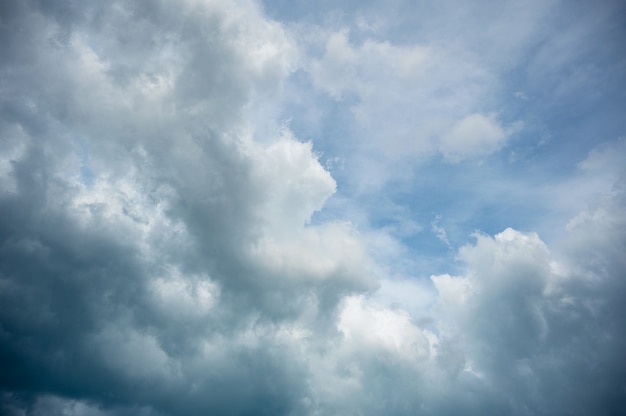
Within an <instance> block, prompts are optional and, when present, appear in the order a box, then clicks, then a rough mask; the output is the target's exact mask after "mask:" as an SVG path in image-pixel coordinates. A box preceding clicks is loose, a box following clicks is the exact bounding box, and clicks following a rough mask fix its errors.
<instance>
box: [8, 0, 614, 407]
mask: <svg viewBox="0 0 626 416" xmlns="http://www.w3.org/2000/svg"><path fill="white" fill-rule="evenodd" d="M0 7H1V8H2V9H1V21H2V24H0V32H1V33H0V36H1V37H2V39H3V40H4V41H3V45H2V52H1V53H0V62H1V72H0V91H1V92H2V93H1V94H0V105H1V107H0V135H1V136H0V137H1V139H0V212H2V215H0V368H2V371H0V413H2V414H7V415H23V414H27V415H37V416H40V415H41V416H43V415H68V416H69V415H110V416H112V415H127V414H128V415H130V414H133V415H135V414H140V415H163V416H165V415H172V416H174V415H195V414H224V415H244V414H250V415H252V414H254V415H263V414H267V415H303V414H304V415H333V414H337V415H340V414H358V415H379V414H390V415H395V414H397V415H404V414H406V415H409V414H432V415H442V414H451V415H452V414H513V415H538V414H539V415H543V414H545V415H561V414H562V415H566V414H568V415H572V414H580V415H583V414H591V413H593V414H598V415H611V414H619V411H620V409H621V408H623V407H624V406H626V367H625V366H624V365H623V364H622V363H621V354H622V351H624V350H626V333H625V332H624V328H625V324H626V322H625V321H624V318H623V313H621V312H622V310H623V309H622V306H621V299H623V297H624V295H626V283H625V282H626V281H625V280H624V271H625V270H626V264H625V262H624V257H623V253H624V252H626V220H625V217H624V215H623V212H624V208H625V206H626V196H625V194H624V190H625V188H624V176H621V177H619V174H620V173H621V171H620V168H619V163H618V162H617V160H618V159H616V158H615V157H614V153H615V152H617V153H623V151H624V150H623V140H622V141H620V142H619V143H618V145H616V146H615V147H610V146H605V147H601V148H599V149H598V150H596V151H594V152H592V153H591V154H590V156H589V157H588V158H587V159H585V161H583V162H582V163H581V164H580V169H582V170H585V171H602V172H603V173H602V175H600V176H602V178H603V180H611V181H612V183H615V185H614V187H613V189H612V190H611V191H610V192H607V193H603V194H602V195H599V196H598V198H597V199H596V202H595V205H590V206H589V208H588V209H587V210H586V211H584V212H581V213H580V214H579V215H578V216H576V217H575V218H573V219H572V220H571V221H570V222H569V226H568V229H567V239H566V240H567V244H561V245H558V250H557V252H555V253H553V252H552V250H551V248H549V247H548V245H547V244H546V243H545V242H544V241H542V239H541V238H540V237H539V235H538V234H537V233H534V232H521V231H517V230H514V229H512V228H506V229H505V230H504V231H502V232H500V233H496V234H495V235H493V236H490V235H487V234H483V233H479V232H477V233H476V234H474V240H473V241H472V242H470V243H467V244H465V245H463V246H462V247H460V248H459V249H458V250H456V249H454V252H455V253H456V255H457V262H456V263H455V264H454V268H453V267H452V265H451V266H450V269H454V271H450V273H451V274H434V275H432V276H431V277H430V279H428V277H429V276H428V275H425V276H415V277H414V278H413V279H407V278H406V276H398V275H397V274H395V273H394V272H393V270H394V268H393V267H392V266H390V265H389V264H385V259H387V261H389V259H390V258H392V257H393V256H400V257H402V256H405V257H407V258H406V259H403V262H404V263H403V264H408V265H409V266H410V265H411V264H412V263H411V262H410V260H411V259H410V258H409V257H410V251H409V254H406V252H403V251H402V250H401V247H402V243H401V242H400V241H399V240H398V239H397V235H396V234H394V233H391V232H388V231H387V229H385V228H383V229H381V230H372V229H361V228H359V227H358V226H357V225H355V223H356V222H357V221H351V219H350V218H348V217H349V215H348V213H346V216H345V217H344V218H340V219H336V218H335V219H321V220H320V219H319V218H317V217H315V215H316V213H319V211H320V210H322V209H323V208H324V206H325V204H326V203H327V202H328V201H329V200H330V199H331V198H332V197H333V195H335V194H336V192H337V190H338V184H337V181H336V179H334V178H333V176H332V175H331V173H330V172H329V170H328V169H327V167H325V166H324V165H323V163H322V162H321V158H322V155H321V153H318V152H316V151H315V150H314V148H315V144H314V143H312V142H310V141H304V140H301V139H299V138H297V137H296V136H295V134H294V133H293V131H291V130H290V129H289V127H288V126H286V125H282V126H281V121H280V120H275V119H271V117H275V116H276V114H277V113H279V112H280V111H278V110H276V111H275V110H274V109H275V108H279V107H280V106H281V105H283V104H284V102H285V101H283V100H285V98H284V95H283V93H284V94H289V93H290V92H289V91H287V92H285V90H286V89H289V88H292V87H293V85H291V86H286V85H285V84H286V83H287V82H288V80H290V79H291V77H298V76H304V75H306V76H309V77H310V85H311V86H312V87H313V88H316V89H318V92H321V93H324V94H328V95H329V96H330V97H331V99H332V100H334V101H337V102H340V101H342V100H348V101H350V100H352V99H354V101H350V103H349V107H350V109H351V110H350V111H353V114H354V115H355V120H357V121H358V122H359V126H360V127H359V128H360V129H362V131H366V130H368V129H369V130H370V131H371V133H372V135H371V136H368V137H369V138H368V140H371V143H373V145H372V146H373V147H372V148H370V149H369V150H367V152H366V156H367V157H371V156H372V155H375V154H376V153H377V152H378V153H379V154H380V155H381V159H382V160H386V161H389V160H391V161H392V162H390V163H391V164H389V165H386V166H393V164H394V163H395V162H396V161H397V160H406V159H405V158H406V157H414V156H415V157H417V155H419V157H424V158H429V157H437V155H438V154H439V155H441V156H443V158H444V159H445V163H447V164H449V163H460V162H462V161H464V160H471V159H476V158H480V157H485V156H488V155H490V154H494V153H496V152H497V151H498V150H500V149H501V148H502V147H503V146H505V144H506V143H507V140H509V138H510V137H511V136H512V135H513V134H515V133H516V132H518V131H520V129H521V128H522V123H521V122H519V123H517V122H511V123H507V122H503V121H500V119H499V116H498V115H497V114H496V113H489V112H486V111H484V109H479V108H477V106H476V100H477V99H478V98H477V97H481V96H483V94H485V95H486V94H487V92H485V91H488V90H489V87H485V91H483V86H485V85H487V84H490V82H491V81H490V80H491V75H490V74H487V73H484V72H483V71H482V69H481V68H477V69H476V72H470V73H467V72H464V71H460V70H458V69H455V68H453V67H449V66H450V65H452V66H454V63H455V62H460V61H462V62H463V66H464V67H465V68H467V61H466V60H465V57H463V56H461V57H459V56H454V55H453V54H449V53H448V51H447V49H445V48H434V47H433V48H428V47H422V46H398V45H394V44H392V43H389V42H385V41H380V40H366V41H364V42H362V43H360V44H358V45H357V44H355V43H353V42H352V41H351V40H350V37H349V33H348V32H347V31H341V30H340V31H334V30H321V29H320V31H319V33H322V35H320V36H321V39H322V40H323V41H322V42H321V43H320V44H319V45H321V46H320V53H319V54H317V55H315V54H313V55H312V56H308V55H307V53H308V50H309V49H308V48H310V44H308V43H307V44H306V45H304V46H303V45H301V44H299V43H298V42H300V41H301V37H300V35H298V34H294V33H292V32H291V31H290V30H291V29H289V28H288V27H286V26H284V25H282V24H280V23H279V22H277V21H275V20H271V19H269V18H268V17H267V16H266V15H265V14H264V13H263V11H262V9H261V8H260V6H259V5H258V4H257V3H255V2H252V1H237V2H234V3H233V2H227V1H224V2H221V1H208V2H207V1H199V0H198V1H196V0H185V1H182V0H181V1H175V2H174V1H172V2H167V1H162V2H145V1H119V2H116V1H112V2H106V3H102V2H95V1H94V2H91V1H76V2H72V1H70V2H52V3H46V2H38V1H26V2H21V1H6V2H4V3H3V5H2V6H0ZM307 42H310V39H309V40H307ZM320 54H321V55H320ZM470 61H471V60H470ZM472 62H473V61H472ZM460 66H461V64H459V68H460ZM443 71H445V72H443ZM303 74H304V75H303ZM424 74H426V75H424ZM428 74H430V75H428ZM433 77H434V78H433ZM438 77H441V79H440V81H441V82H439V83H436V82H435V83H434V84H432V82H433V80H435V81H437V80H438V79H439V78H438ZM382 78H384V80H381V79H382ZM432 85H434V86H435V87H436V88H442V86H445V87H446V88H450V89H455V88H456V86H459V89H458V90H457V91H455V92H454V94H453V96H454V97H453V98H454V99H451V100H450V101H446V100H443V101H439V104H440V105H442V106H444V107H446V106H449V108H448V107H446V109H444V110H445V111H443V110H441V109H438V110H437V111H436V112H433V113H431V112H429V110H428V108H429V105H428V104H424V103H422V104H420V105H418V106H417V107H415V112H416V113H417V114H419V118H417V120H418V122H417V123H415V124H412V123H408V124H407V117H409V116H407V114H406V113H402V114H399V115H398V117H397V118H395V119H394V116H393V115H391V114H390V118H389V120H390V125H389V129H387V128H385V129H382V128H381V127H380V126H381V125H380V124H378V123H376V125H371V126H370V125H369V124H368V123H369V121H370V120H372V116H373V115H374V114H377V115H381V114H382V115H383V116H385V114H386V112H390V111H391V109H393V108H396V107H398V106H404V105H408V103H409V102H410V101H411V100H413V99H415V97H419V96H423V97H424V101H425V102H433V101H431V99H432V97H434V96H435V95H436V96H437V97H440V92H441V91H439V90H438V91H435V92H433V91H431V87H432ZM465 88H468V89H473V88H478V89H479V90H480V91H483V92H481V93H480V94H478V95H475V94H474V93H471V94H469V93H468V95H467V100H468V101H467V102H466V101H464V100H463V97H466V95H465V94H464V91H466V90H465ZM399 90H404V91H405V92H406V95H402V96H400V95H396V94H395V93H389V92H390V91H391V92H393V91H399ZM444 95H445V94H444ZM355 97H356V98H355ZM435 113H436V115H437V116H436V117H434V118H433V120H430V121H432V124H429V123H426V121H427V120H428V119H429V115H430V114H435ZM268 118H270V119H268ZM396 121H397V123H396ZM395 126H399V127H398V128H399V129H400V130H396V129H395ZM407 126H408V127H407ZM407 128H408V129H409V130H411V129H414V128H415V129H414V130H413V132H412V133H411V134H409V133H408V130H406V129H407ZM403 129H404V130H403ZM383 133H385V134H390V137H391V139H390V140H389V141H382V139H381V137H382V135H383ZM409 136H410V137H409ZM607 149H608V150H607ZM611 149H613V151H611ZM357 153H358V152H357ZM382 153H384V154H382ZM398 155H399V156H398ZM407 155H408V156H407ZM361 156H362V154H361V155H359V154H357V155H356V156H355V159H359V158H360V157H361ZM607 161H608V162H607ZM607 166H610V168H609V167H607ZM605 167H606V168H605ZM364 175H367V172H365V173H364ZM381 175H383V173H381ZM606 178H609V179H606ZM380 183H381V184H383V183H384V181H381V182H380ZM440 220H441V217H440V216H438V217H436V220H435V221H434V222H433V223H432V228H433V231H434V232H436V233H437V236H438V237H439V238H440V239H442V241H444V242H445V243H446V246H447V247H448V248H449V249H450V250H453V249H452V245H451V243H450V241H448V237H447V234H446V231H445V230H444V228H443V225H442V224H441V222H440ZM406 224H411V221H410V219H406ZM381 247H382V248H383V249H388V250H389V252H386V251H384V250H382V253H381V252H378V253H375V251H376V250H378V249H381ZM398 247H400V248H398ZM389 253H391V254H389ZM398 253H400V254H398ZM407 267H408V266H407Z"/></svg>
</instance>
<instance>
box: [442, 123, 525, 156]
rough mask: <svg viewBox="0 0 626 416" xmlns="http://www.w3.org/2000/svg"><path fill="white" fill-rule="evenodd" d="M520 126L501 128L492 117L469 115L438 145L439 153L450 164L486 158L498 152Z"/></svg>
mask: <svg viewBox="0 0 626 416" xmlns="http://www.w3.org/2000/svg"><path fill="white" fill-rule="evenodd" d="M519 128H521V125H520V124H517V125H515V126H514V127H512V128H508V129H505V128H503V127H502V126H501V125H500V124H499V123H498V122H497V120H496V119H495V117H493V116H485V115H483V114H471V115H469V116H467V117H464V118H462V119H461V120H459V121H457V122H456V123H455V124H454V125H453V126H452V128H451V129H450V130H448V132H446V133H445V134H444V135H443V136H442V138H441V142H440V143H439V151H440V152H441V153H442V154H443V155H444V156H445V157H446V159H448V160H450V161H451V162H458V161H461V160H463V159H467V158H471V157H477V156H487V155H489V154H491V153H493V152H495V151H497V150H500V148H502V147H503V146H504V144H505V143H506V140H507V139H508V137H509V136H510V135H511V133H513V132H514V131H515V130H518V129H519Z"/></svg>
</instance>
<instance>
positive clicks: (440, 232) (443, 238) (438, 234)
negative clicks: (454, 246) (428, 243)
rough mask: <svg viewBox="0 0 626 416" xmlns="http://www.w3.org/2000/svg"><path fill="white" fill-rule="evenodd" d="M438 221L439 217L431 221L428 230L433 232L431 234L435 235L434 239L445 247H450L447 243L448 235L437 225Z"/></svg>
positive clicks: (448, 242)
mask: <svg viewBox="0 0 626 416" xmlns="http://www.w3.org/2000/svg"><path fill="white" fill-rule="evenodd" d="M439 221H441V215H437V216H436V217H435V219H433V220H432V222H431V223H430V229H431V231H432V232H433V234H435V237H437V238H438V239H439V240H440V241H441V242H442V243H444V244H445V245H446V246H448V247H450V241H448V234H447V233H446V230H445V229H444V228H443V227H442V226H440V225H439Z"/></svg>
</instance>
